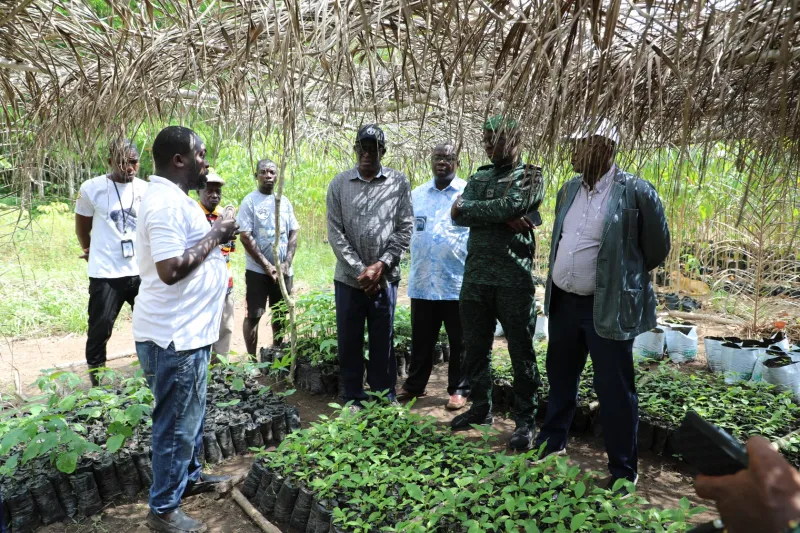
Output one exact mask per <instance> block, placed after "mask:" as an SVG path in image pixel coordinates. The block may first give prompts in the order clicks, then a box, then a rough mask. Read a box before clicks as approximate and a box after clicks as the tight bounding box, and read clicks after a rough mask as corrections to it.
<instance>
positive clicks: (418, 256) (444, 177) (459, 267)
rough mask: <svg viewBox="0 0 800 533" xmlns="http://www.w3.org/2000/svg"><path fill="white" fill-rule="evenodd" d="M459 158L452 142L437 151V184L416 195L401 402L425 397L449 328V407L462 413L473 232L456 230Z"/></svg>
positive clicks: (461, 187)
mask: <svg viewBox="0 0 800 533" xmlns="http://www.w3.org/2000/svg"><path fill="white" fill-rule="evenodd" d="M457 166H458V155H457V154H456V148H455V146H454V144H453V143H449V142H448V143H442V144H439V145H437V146H436V147H435V148H434V149H433V154H432V155H431V168H432V171H433V179H431V180H430V181H428V182H427V183H425V184H423V185H420V186H419V187H417V188H416V189H414V190H413V191H412V193H411V201H412V203H413V206H414V233H413V234H412V235H411V270H410V272H409V274H408V297H409V298H411V368H410V369H409V373H408V379H406V382H405V384H404V385H403V388H402V389H401V390H400V394H399V395H398V397H397V399H398V400H401V401H402V400H405V399H410V398H413V397H417V396H424V395H425V388H426V387H427V385H428V380H429V379H430V376H431V371H432V370H433V353H434V348H435V346H436V342H437V341H438V340H439V330H440V329H441V327H442V323H444V328H445V330H446V331H447V337H448V340H449V342H450V349H451V356H450V362H449V366H448V372H447V393H448V394H449V395H450V400H449V401H448V402H447V408H448V409H450V410H454V411H456V410H458V409H461V408H463V407H464V405H466V403H467V399H466V397H467V395H468V394H469V381H468V380H467V378H466V376H465V374H464V371H463V369H462V364H463V360H464V334H463V330H462V328H461V314H460V313H459V310H458V295H459V292H460V291H461V283H462V281H463V279H464V261H465V260H466V258H467V239H468V238H469V228H465V227H461V226H456V225H454V224H453V220H452V219H451V218H450V207H451V206H452V205H453V202H454V201H455V199H456V196H458V195H459V194H460V193H462V192H464V187H465V186H466V184H467V182H465V181H464V180H462V179H461V178H458V177H456V167H457Z"/></svg>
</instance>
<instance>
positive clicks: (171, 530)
mask: <svg viewBox="0 0 800 533" xmlns="http://www.w3.org/2000/svg"><path fill="white" fill-rule="evenodd" d="M147 525H148V526H149V527H150V529H155V530H156V531H160V532H161V533H204V532H205V531H207V529H208V528H206V525H205V524H204V523H202V522H200V521H198V520H195V519H194V518H192V517H190V516H187V515H186V514H185V513H184V512H183V511H181V510H180V509H175V510H174V511H172V512H171V513H167V514H163V515H157V514H156V513H154V512H153V511H150V514H148V515H147Z"/></svg>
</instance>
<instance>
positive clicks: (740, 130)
mask: <svg viewBox="0 0 800 533" xmlns="http://www.w3.org/2000/svg"><path fill="white" fill-rule="evenodd" d="M799 4H800V2H799V1H798V0H777V1H767V0H742V1H735V0H717V1H715V0H706V1H697V0H694V1H693V0H648V1H634V0H453V1H450V0H447V1H434V0H424V1H423V0H410V1H408V0H383V1H380V2H369V1H367V0H346V1H345V0H319V1H314V0H301V1H297V0H250V1H245V0H205V1H203V2H198V1H186V0H143V1H139V2H131V1H128V0H124V1H123V0H105V3H103V2H97V1H94V2H90V1H89V0H18V1H16V2H2V3H0V5H2V7H0V86H1V87H2V89H0V94H2V99H3V103H4V106H3V109H4V116H3V119H4V120H5V121H6V123H7V129H8V131H10V132H13V133H14V135H13V136H12V139H11V140H12V141H13V142H14V143H20V142H22V143H23V146H24V150H25V151H26V153H28V152H29V151H30V150H32V149H35V151H36V153H39V154H41V153H42V152H43V150H45V149H46V147H47V145H48V144H49V143H53V142H59V143H63V145H65V146H71V147H74V149H75V150H76V151H78V153H80V152H81V151H82V150H84V149H86V147H87V146H91V145H93V143H94V142H95V141H96V140H97V138H105V137H106V136H107V135H109V134H112V133H114V132H129V131H130V130H131V129H132V128H134V127H135V126H136V125H137V124H140V123H141V122H142V121H144V120H146V119H147V118H148V117H159V118H162V119H164V118H166V119H169V118H170V117H177V118H175V119H174V121H179V119H180V117H181V116H184V115H185V114H186V113H189V112H191V111H193V110H196V109H202V110H203V114H204V116H213V117H217V118H218V120H219V122H220V125H221V126H224V127H225V128H229V129H232V128H236V130H237V131H238V132H239V133H241V134H244V135H245V136H247V135H252V134H253V133H254V132H255V131H263V130H264V126H265V124H266V125H269V124H272V125H275V124H285V125H286V126H287V129H288V131H291V132H293V133H294V134H295V135H327V134H331V133H336V132H341V131H342V130H343V128H344V129H347V128H353V127H354V126H356V125H358V124H359V123H362V122H365V121H373V120H377V121H378V122H380V123H383V124H387V125H389V126H390V129H391V128H395V129H396V128H398V127H401V128H403V131H404V132H405V133H411V132H415V133H416V134H415V135H413V136H409V139H408V141H407V142H408V144H409V145H410V146H412V147H413V148H420V146H417V145H418V144H421V143H425V142H428V141H429V140H430V139H431V138H433V137H438V138H441V137H442V136H451V137H457V138H461V137H463V135H464V133H465V132H471V131H474V129H475V128H476V127H477V126H478V125H479V124H480V122H481V121H482V120H483V118H484V117H485V116H486V115H487V113H493V112H496V111H498V110H505V111H506V112H508V113H511V114H514V115H515V116H518V117H521V118H522V120H523V122H524V123H525V124H526V125H527V130H526V134H527V140H528V144H529V147H530V148H532V149H534V150H536V151H548V150H549V149H551V148H552V147H553V146H555V145H556V143H557V141H558V140H559V139H560V138H562V136H563V135H564V134H565V133H568V132H569V131H571V130H572V129H573V128H574V127H575V125H576V124H579V123H581V122H583V120H584V119H585V117H586V116H588V115H605V116H609V117H611V118H612V119H613V120H614V121H616V122H618V123H619V124H620V125H621V126H622V131H623V135H624V139H625V142H626V144H628V145H631V146H632V145H633V144H634V143H639V144H643V145H646V146H653V145H663V144H665V143H676V144H679V145H683V144H688V143H698V142H699V143H703V142H709V141H710V142H716V141H717V140H727V141H734V140H735V141H746V142H747V143H749V144H752V147H753V148H758V149H761V150H766V151H773V150H778V151H780V152H783V154H784V155H786V154H787V153H788V154H792V155H793V154H795V153H798V147H800V142H799V141H800V98H799V96H800V60H798V58H800V42H799V41H800V38H799V37H798V32H797V28H798V20H799V19H800V5H799ZM94 5H100V6H101V7H103V6H110V9H109V8H108V7H105V8H104V9H107V10H108V11H109V13H113V14H108V15H106V16H101V15H98V10H97V8H95V7H93V6H94ZM12 6H13V7H12ZM131 6H135V7H131ZM395 139H397V136H395Z"/></svg>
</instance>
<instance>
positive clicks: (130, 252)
mask: <svg viewBox="0 0 800 533" xmlns="http://www.w3.org/2000/svg"><path fill="white" fill-rule="evenodd" d="M126 236H127V235H126ZM120 245H121V246H122V257H124V258H126V259H128V258H130V257H133V256H134V255H135V253H136V252H135V250H134V247H133V240H131V239H125V240H123V241H121V242H120Z"/></svg>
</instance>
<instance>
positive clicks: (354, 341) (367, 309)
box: [334, 281, 398, 404]
mask: <svg viewBox="0 0 800 533" xmlns="http://www.w3.org/2000/svg"><path fill="white" fill-rule="evenodd" d="M397 285H398V284H397V283H389V284H388V285H387V287H386V288H385V289H381V290H380V292H379V293H378V295H377V296H375V297H369V296H367V293H365V292H364V291H362V290H361V289H356V288H355V287H351V286H349V285H347V284H346V283H341V282H338V281H337V282H335V283H334V290H335V299H336V334H337V336H338V350H339V371H340V379H341V380H342V382H343V384H344V400H345V401H350V400H353V401H354V403H356V404H360V402H361V400H366V399H367V398H368V396H367V394H366V393H365V392H364V321H365V320H366V321H367V332H368V335H369V360H368V361H367V383H368V384H369V388H370V389H371V390H372V392H388V397H389V398H390V399H394V397H395V390H394V388H395V385H396V384H397V360H396V359H395V357H394V346H393V340H394V308H395V304H396V303H397Z"/></svg>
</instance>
